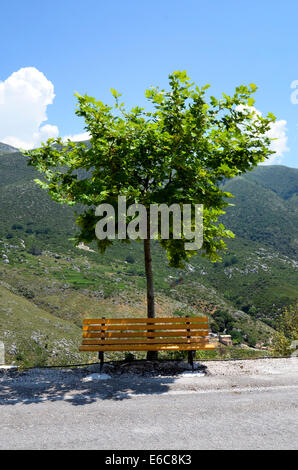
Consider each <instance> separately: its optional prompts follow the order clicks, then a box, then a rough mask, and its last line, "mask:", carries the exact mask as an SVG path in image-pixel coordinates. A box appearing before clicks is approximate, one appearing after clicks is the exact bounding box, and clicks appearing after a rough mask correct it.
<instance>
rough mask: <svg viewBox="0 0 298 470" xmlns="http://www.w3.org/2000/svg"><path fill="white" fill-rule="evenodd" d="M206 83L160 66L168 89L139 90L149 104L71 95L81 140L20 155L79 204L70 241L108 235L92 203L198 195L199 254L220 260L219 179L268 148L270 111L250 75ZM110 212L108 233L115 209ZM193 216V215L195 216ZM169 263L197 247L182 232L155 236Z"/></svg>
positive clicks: (223, 197) (56, 195)
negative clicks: (231, 85)
mask: <svg viewBox="0 0 298 470" xmlns="http://www.w3.org/2000/svg"><path fill="white" fill-rule="evenodd" d="M208 88H209V85H207V86H204V87H202V88H199V87H198V86H195V84H194V83H192V82H191V81H190V79H189V77H188V76H187V74H186V72H174V73H172V74H171V75H170V76H169V90H167V91H166V90H163V89H159V88H158V87H157V88H150V89H149V90H147V91H146V93H145V95H146V98H147V99H148V100H149V102H150V103H151V108H152V109H151V110H150V111H146V110H145V109H144V108H141V107H139V106H137V107H135V108H133V109H131V110H130V111H127V110H126V109H125V106H124V104H123V103H121V102H120V96H121V95H120V94H119V93H118V92H117V91H115V90H113V89H112V90H111V91H112V94H113V96H114V99H115V102H114V106H112V107H111V106H108V105H105V104H104V103H102V102H101V101H96V100H95V99H94V98H92V97H89V96H87V95H85V96H81V95H77V99H78V107H77V109H76V114H77V115H78V116H81V117H83V118H84V120H85V124H86V125H85V129H86V130H87V131H88V132H89V134H90V136H91V138H90V145H85V144H84V143H73V142H70V141H68V142H67V143H63V142H62V140H61V139H57V140H53V139H50V140H48V142H47V143H46V144H44V145H43V146H42V147H41V148H39V149H36V150H33V151H30V152H25V155H27V157H28V158H29V164H30V165H33V166H34V167H35V168H36V169H37V170H38V171H40V172H41V173H42V174H43V176H44V177H45V180H44V181H39V180H37V182H38V184H40V186H41V187H42V188H44V189H45V190H47V191H48V192H49V194H50V195H51V197H52V198H53V199H54V200H56V201H57V202H60V203H67V204H71V205H72V204H83V205H86V206H88V208H87V209H86V211H85V212H84V213H83V214H82V215H80V216H79V217H78V218H77V223H78V225H79V227H80V229H81V230H80V233H79V235H78V236H77V238H76V243H77V244H78V243H80V242H85V243H90V242H92V241H93V240H96V242H97V245H98V248H99V250H100V251H101V252H103V251H104V250H105V249H106V248H107V247H108V246H109V245H111V244H112V243H113V241H112V240H108V239H105V240H97V239H96V236H95V225H96V223H97V222H98V220H99V217H97V216H96V215H95V211H94V208H95V207H96V206H98V205H99V204H102V203H109V204H112V205H113V206H114V207H116V204H117V199H118V196H126V198H127V204H132V203H141V204H143V205H144V206H145V207H146V208H149V206H150V204H160V203H167V204H168V205H171V204H173V203H178V204H180V205H182V204H203V205H204V216H203V221H204V241H203V246H202V250H201V254H202V255H203V256H207V257H208V258H210V259H211V260H212V261H216V260H220V259H221V258H220V254H219V252H220V250H222V249H224V248H225V242H224V240H223V239H224V238H229V237H232V236H233V234H232V232H231V231H229V230H227V229H226V228H225V227H224V226H223V224H221V223H219V222H218V218H219V216H221V215H222V214H223V213H224V209H225V207H227V206H228V205H230V204H229V203H228V202H227V198H228V197H231V194H229V193H227V192H224V191H223V190H222V189H221V186H220V185H221V183H222V181H223V180H224V179H228V178H233V177H235V176H237V175H240V174H241V173H243V172H246V171H248V170H251V169H253V168H254V167H255V166H256V165H257V164H258V163H259V162H262V161H264V160H265V159H266V158H267V157H268V156H269V155H270V154H271V153H273V152H272V151H270V149H269V144H270V139H269V138H268V136H267V132H268V130H269V129H270V124H271V123H272V122H273V121H274V120H275V117H274V116H273V115H272V114H268V116H267V117H262V116H260V115H259V113H256V112H255V111H254V108H253V104H254V99H253V98H252V95H253V94H254V93H255V91H256V90H257V87H256V85H254V84H251V85H250V86H249V87H247V86H243V85H241V86H239V87H237V88H236V90H235V93H234V95H233V96H227V95H226V94H223V97H222V98H221V99H219V100H218V99H216V98H215V97H213V96H211V97H210V98H209V99H207V98H206V90H207V89H208ZM115 212H116V234H117V233H118V228H119V227H118V219H117V211H115ZM194 222H195V221H194V217H193V224H194ZM149 233H150V224H149V214H148V224H147V239H145V240H144V257H145V272H146V280H147V313H148V317H154V315H155V310H154V288H153V272H152V259H151V246H150V237H149ZM159 242H160V245H161V246H162V247H163V248H164V249H165V250H166V252H167V255H168V259H169V264H170V265H171V266H175V267H183V266H184V264H185V262H187V260H188V259H189V257H190V256H192V255H193V254H196V253H197V251H187V250H185V247H184V242H185V240H184V239H183V237H182V239H181V240H174V239H173V238H170V239H169V240H164V239H161V237H159Z"/></svg>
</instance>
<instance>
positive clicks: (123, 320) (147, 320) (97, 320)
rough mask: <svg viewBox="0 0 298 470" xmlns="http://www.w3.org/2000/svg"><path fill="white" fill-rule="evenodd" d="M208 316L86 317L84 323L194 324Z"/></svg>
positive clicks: (206, 320)
mask: <svg viewBox="0 0 298 470" xmlns="http://www.w3.org/2000/svg"><path fill="white" fill-rule="evenodd" d="M207 322H208V318H207V317H188V318H187V319H186V317H184V318H181V317H177V318H161V317H160V318H105V319H103V318H84V319H83V325H92V324H98V325H114V324H116V325H121V324H124V325H129V324H137V323H140V324H142V323H145V324H147V323H154V324H158V323H171V324H173V323H184V324H185V325H186V324H192V323H207Z"/></svg>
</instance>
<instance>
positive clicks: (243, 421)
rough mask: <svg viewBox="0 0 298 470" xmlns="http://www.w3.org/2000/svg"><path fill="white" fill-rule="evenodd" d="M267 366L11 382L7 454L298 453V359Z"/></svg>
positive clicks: (5, 415) (5, 402)
mask: <svg viewBox="0 0 298 470" xmlns="http://www.w3.org/2000/svg"><path fill="white" fill-rule="evenodd" d="M265 361H266V360H263V361H258V362H259V363H260V364H259V366H258V367H254V368H253V370H251V371H250V369H249V368H250V367H251V364H247V363H248V362H249V363H252V362H254V363H256V361H235V364H233V365H232V366H230V365H228V364H223V363H222V364H220V367H221V369H220V371H222V370H223V369H224V368H226V371H225V370H224V371H223V372H221V373H218V374H216V371H217V369H216V365H209V364H208V369H211V374H210V375H208V376H204V377H202V376H199V375H194V376H190V375H188V376H180V377H179V378H173V377H154V378H142V377H134V378H132V377H122V378H112V379H109V380H106V381H100V382H86V381H84V378H83V381H82V377H81V376H80V383H81V385H80V386H76V387H75V388H74V382H73V377H72V375H71V374H72V373H71V371H68V372H65V375H64V376H63V374H62V372H61V374H62V375H61V374H60V381H59V380H57V382H56V383H54V381H53V380H52V379H53V377H52V378H51V377H50V378H49V377H48V376H47V377H48V379H47V380H46V379H45V376H42V377H41V378H40V379H39V380H37V379H36V377H37V375H31V376H30V377H29V378H27V379H26V377H25V378H24V377H23V378H22V377H20V378H19V379H12V378H5V379H2V382H1V381H0V392H1V393H0V422H1V432H0V449H114V450H121V449H137V450H139V449H150V450H151V449H152V450H153V449H158V450H163V449H298V359H297V358H293V359H288V360H276V361H277V362H275V363H274V367H271V366H270V367H269V366H268V362H267V363H265ZM270 361H273V360H270ZM278 361H280V362H278ZM282 361H288V362H282ZM206 364H207V363H206ZM241 364H242V365H241ZM243 364H244V365H243ZM212 367H213V370H212ZM237 367H238V369H239V370H238V372H239V373H238V374H237V373H235V371H236V370H237ZM243 369H244V370H243ZM218 370H219V369H218ZM47 374H48V372H47ZM39 376H40V374H39ZM66 376H67V380H66ZM61 377H64V380H63V381H62V382H61ZM77 379H78V377H77ZM18 380H19V382H20V383H19V384H18V383H17V382H18ZM58 383H59V386H58V385H57V384H58ZM76 383H77V382H76Z"/></svg>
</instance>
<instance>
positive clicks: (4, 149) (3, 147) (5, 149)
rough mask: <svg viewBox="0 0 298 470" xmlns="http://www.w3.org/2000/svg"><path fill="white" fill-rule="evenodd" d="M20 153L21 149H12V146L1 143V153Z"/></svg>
mask: <svg viewBox="0 0 298 470" xmlns="http://www.w3.org/2000/svg"><path fill="white" fill-rule="evenodd" d="M18 151H19V149H17V148H15V147H12V146H11V145H7V144H3V143H2V142H0V152H8V153H15V152H18Z"/></svg>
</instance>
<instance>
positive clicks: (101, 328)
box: [83, 323, 207, 331]
mask: <svg viewBox="0 0 298 470" xmlns="http://www.w3.org/2000/svg"><path fill="white" fill-rule="evenodd" d="M187 329H191V330H192V331H193V330H205V329H207V323H196V324H192V325H186V324H184V325H183V324H179V325H168V324H167V325H153V324H152V325H126V326H125V327H124V325H83V331H117V330H118V331H134V330H140V331H148V330H177V331H179V330H182V331H186V330H187Z"/></svg>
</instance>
